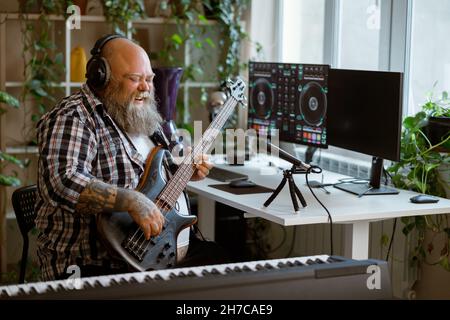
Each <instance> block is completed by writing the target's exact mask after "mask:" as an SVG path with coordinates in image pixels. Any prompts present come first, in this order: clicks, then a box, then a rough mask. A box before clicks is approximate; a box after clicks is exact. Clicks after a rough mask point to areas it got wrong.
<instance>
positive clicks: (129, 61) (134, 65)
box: [101, 38, 153, 79]
mask: <svg viewBox="0 0 450 320" xmlns="http://www.w3.org/2000/svg"><path fill="white" fill-rule="evenodd" d="M101 54H102V56H103V57H104V58H105V59H106V60H107V61H108V63H109V65H110V67H111V74H112V76H113V77H114V78H116V79H119V78H121V77H123V76H125V75H127V74H136V73H138V74H141V75H143V76H144V75H145V76H148V75H150V76H152V75H153V71H152V68H151V64H150V59H149V58H148V55H147V53H146V52H145V50H144V49H143V48H142V47H140V46H139V45H137V44H135V43H133V42H132V41H130V40H128V39H125V38H116V39H113V40H110V41H108V42H107V43H106V44H105V46H104V47H103V48H102V52H101Z"/></svg>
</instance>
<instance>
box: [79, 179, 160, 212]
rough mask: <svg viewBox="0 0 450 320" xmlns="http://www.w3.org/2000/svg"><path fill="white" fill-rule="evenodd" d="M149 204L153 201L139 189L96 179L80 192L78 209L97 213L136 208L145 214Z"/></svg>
mask: <svg viewBox="0 0 450 320" xmlns="http://www.w3.org/2000/svg"><path fill="white" fill-rule="evenodd" d="M149 205H152V202H151V201H150V200H149V199H147V197H145V196H144V195H143V194H141V193H139V192H137V191H134V190H128V189H123V188H118V187H116V186H112V185H110V184H107V183H104V182H102V181H99V180H95V179H94V180H92V181H91V182H90V183H89V184H88V185H87V186H86V188H85V189H84V190H83V192H82V193H81V194H80V198H79V199H78V204H77V207H76V210H77V211H78V212H79V213H83V214H86V213H87V214H89V213H91V214H97V213H100V212H112V211H128V210H129V209H130V208H134V210H136V211H137V212H142V215H143V216H145V214H146V212H147V211H146V210H145V209H146V208H148V206H149Z"/></svg>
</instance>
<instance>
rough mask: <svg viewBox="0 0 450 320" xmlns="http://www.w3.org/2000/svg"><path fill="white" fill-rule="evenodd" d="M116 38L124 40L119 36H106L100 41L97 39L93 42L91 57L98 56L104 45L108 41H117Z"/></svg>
mask: <svg viewBox="0 0 450 320" xmlns="http://www.w3.org/2000/svg"><path fill="white" fill-rule="evenodd" d="M117 38H123V39H125V37H124V36H122V35H120V34H107V35H105V36H103V37H101V38H100V39H98V40H97V41H96V42H95V45H94V47H93V48H92V49H91V55H93V56H96V55H100V53H101V52H102V49H103V47H104V46H105V44H106V43H107V42H108V41H111V40H113V39H117Z"/></svg>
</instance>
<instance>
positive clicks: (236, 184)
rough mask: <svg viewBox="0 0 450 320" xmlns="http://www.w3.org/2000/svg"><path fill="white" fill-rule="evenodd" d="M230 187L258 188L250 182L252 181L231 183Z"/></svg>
mask: <svg viewBox="0 0 450 320" xmlns="http://www.w3.org/2000/svg"><path fill="white" fill-rule="evenodd" d="M228 185H229V186H230V187H231V188H251V187H254V186H256V184H255V183H254V182H253V181H250V180H236V181H231V182H230V183H229V184H228Z"/></svg>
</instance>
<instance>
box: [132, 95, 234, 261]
mask: <svg viewBox="0 0 450 320" xmlns="http://www.w3.org/2000/svg"><path fill="white" fill-rule="evenodd" d="M232 98H234V97H233V96H231V97H230V99H229V101H226V102H225V103H224V112H222V113H220V114H219V116H217V117H216V118H215V120H216V121H213V122H212V123H211V125H210V126H209V127H208V128H207V130H206V134H205V135H204V137H203V138H202V139H201V143H200V144H197V145H196V146H195V147H194V150H193V152H191V156H187V157H185V158H184V159H183V161H182V163H181V165H180V166H184V167H185V170H177V172H176V173H175V175H174V176H173V177H172V179H171V180H170V181H176V180H177V173H178V172H181V174H178V178H179V180H180V181H181V182H183V183H177V184H175V186H173V183H172V184H171V183H170V181H169V183H168V184H167V185H166V187H165V188H164V189H163V190H162V192H161V194H162V195H163V196H165V197H158V199H157V201H156V203H155V204H156V205H157V206H158V207H159V208H160V209H161V210H162V211H163V212H164V211H169V210H170V209H171V208H172V207H173V205H174V203H175V202H176V201H177V200H178V198H179V194H181V192H182V191H183V189H184V187H182V186H183V185H184V184H185V183H186V181H188V180H189V179H190V177H192V174H193V173H194V171H195V169H194V168H193V166H192V164H193V163H194V159H195V158H196V157H198V156H199V155H201V152H202V151H203V150H205V149H206V148H207V149H209V147H211V145H212V143H213V142H214V139H215V137H214V136H215V135H216V134H215V130H217V131H218V129H219V128H221V127H222V126H223V125H224V124H225V122H226V120H227V119H228V118H229V116H230V115H231V112H232V111H233V110H234V108H235V106H236V104H237V100H236V101H232V100H233V99H232ZM234 102H236V103H234ZM227 109H228V110H227ZM220 122H223V123H220ZM216 136H217V135H216ZM212 138H214V139H212ZM208 144H209V146H208ZM188 161H189V162H188ZM186 162H188V163H186ZM180 176H181V177H180ZM180 187H181V188H180ZM177 194H178V196H176V195H177ZM161 202H162V204H161ZM166 213H167V212H166ZM167 222H168V221H166V223H165V224H167ZM139 231H140V228H138V229H137V230H136V231H135V232H134V234H133V236H132V237H131V239H130V240H129V242H128V245H129V244H130V242H131V244H132V246H131V248H130V249H131V250H132V251H133V252H135V250H136V246H137V245H138V244H139V246H138V248H137V250H138V251H141V252H144V251H145V250H147V249H148V246H149V245H150V243H151V240H147V239H145V236H144V232H143V231H142V230H141V232H139ZM137 233H140V235H139V238H138V239H136V240H135V239H134V238H135V236H136V234H137ZM143 236H144V238H143V240H142V241H141V238H142V237H143ZM146 242H147V245H146V246H145V249H144V248H143V246H144V245H145V243H146ZM135 253H136V252H135Z"/></svg>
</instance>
